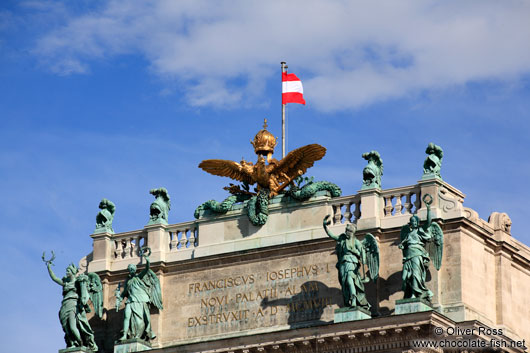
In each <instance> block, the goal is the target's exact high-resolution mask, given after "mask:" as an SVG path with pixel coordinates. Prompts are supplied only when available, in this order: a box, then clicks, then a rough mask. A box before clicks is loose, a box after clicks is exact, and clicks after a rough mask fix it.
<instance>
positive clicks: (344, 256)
mask: <svg viewBox="0 0 530 353" xmlns="http://www.w3.org/2000/svg"><path fill="white" fill-rule="evenodd" d="M329 218H330V216H329V215H327V216H326V217H325V218H324V221H323V226H324V230H325V231H326V234H327V235H328V236H329V237H330V238H331V239H333V240H335V241H336V242H337V244H336V246H335V252H336V254H337V265H336V266H337V269H338V271H339V283H340V285H341V287H342V297H343V299H344V306H346V307H350V308H362V309H364V310H367V311H369V310H370V304H369V303H368V300H366V294H365V290H364V283H367V282H369V281H370V279H373V280H376V279H377V277H378V275H379V246H378V245H377V240H376V239H375V238H374V236H373V235H372V234H370V233H368V234H366V236H365V237H364V240H363V241H359V239H357V237H356V236H355V231H356V230H357V229H356V226H355V225H354V224H351V223H350V224H348V225H346V231H345V232H344V233H342V234H340V235H338V236H337V235H335V234H333V233H332V232H331V231H330V230H329V228H328V226H329V225H330V224H331V220H330V219H329ZM365 266H366V267H368V271H365Z"/></svg>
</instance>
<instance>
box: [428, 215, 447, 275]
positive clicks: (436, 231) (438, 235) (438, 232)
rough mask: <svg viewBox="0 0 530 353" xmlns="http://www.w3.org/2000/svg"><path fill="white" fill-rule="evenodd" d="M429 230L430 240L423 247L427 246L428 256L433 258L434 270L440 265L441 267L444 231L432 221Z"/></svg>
mask: <svg viewBox="0 0 530 353" xmlns="http://www.w3.org/2000/svg"><path fill="white" fill-rule="evenodd" d="M429 231H430V232H431V235H432V240H431V241H430V242H428V243H427V244H426V246H425V247H426V248H427V249H426V250H427V252H428V253H429V257H430V258H431V259H432V260H433V263H434V267H435V268H436V270H440V267H442V256H443V248H444V233H443V232H442V228H441V227H440V225H439V224H438V223H436V222H432V224H431V226H430V227H429Z"/></svg>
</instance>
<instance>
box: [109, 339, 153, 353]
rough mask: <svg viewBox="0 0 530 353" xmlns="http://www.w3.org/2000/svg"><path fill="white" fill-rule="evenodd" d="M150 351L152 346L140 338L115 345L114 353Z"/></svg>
mask: <svg viewBox="0 0 530 353" xmlns="http://www.w3.org/2000/svg"><path fill="white" fill-rule="evenodd" d="M148 350H151V345H150V344H149V343H148V342H146V341H144V340H141V339H138V338H131V339H128V340H125V341H121V342H117V343H115V344H114V353H129V352H143V351H148Z"/></svg>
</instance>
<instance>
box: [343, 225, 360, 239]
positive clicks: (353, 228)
mask: <svg viewBox="0 0 530 353" xmlns="http://www.w3.org/2000/svg"><path fill="white" fill-rule="evenodd" d="M356 231H357V226H355V224H353V223H348V224H347V225H346V232H345V234H346V237H347V238H348V239H349V238H351V237H353V235H354V234H355V232H356Z"/></svg>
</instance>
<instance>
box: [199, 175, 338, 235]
mask: <svg viewBox="0 0 530 353" xmlns="http://www.w3.org/2000/svg"><path fill="white" fill-rule="evenodd" d="M224 189H225V190H227V191H229V192H230V193H231V194H232V195H230V196H229V197H227V198H226V199H225V200H223V201H222V202H217V201H215V200H209V201H206V202H204V203H203V204H201V205H200V206H199V207H197V208H196V209H195V212H194V216H195V218H197V219H198V218H199V217H200V215H201V212H202V211H205V210H209V211H211V212H213V213H216V214H224V213H226V212H228V211H230V210H231V209H232V206H233V205H234V204H235V203H238V202H245V201H246V206H247V215H248V218H249V220H250V222H251V223H252V224H253V225H255V226H261V225H264V224H265V223H267V219H268V217H269V199H270V190H269V189H265V188H261V189H260V190H259V191H258V192H257V193H256V192H252V191H250V188H249V185H248V183H243V185H234V184H230V186H227V187H224ZM319 191H327V192H329V193H330V195H331V196H332V197H338V196H340V195H341V193H342V190H341V189H340V187H338V186H337V185H335V184H333V183H330V182H328V181H313V177H311V178H308V177H303V176H299V177H298V178H296V179H294V180H293V182H292V183H291V184H290V185H289V188H288V189H287V190H286V191H282V192H281V194H282V195H286V196H288V197H290V198H291V199H293V200H295V201H305V200H308V199H310V198H311V197H312V196H314V195H315V194H316V193H317V192H319Z"/></svg>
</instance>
